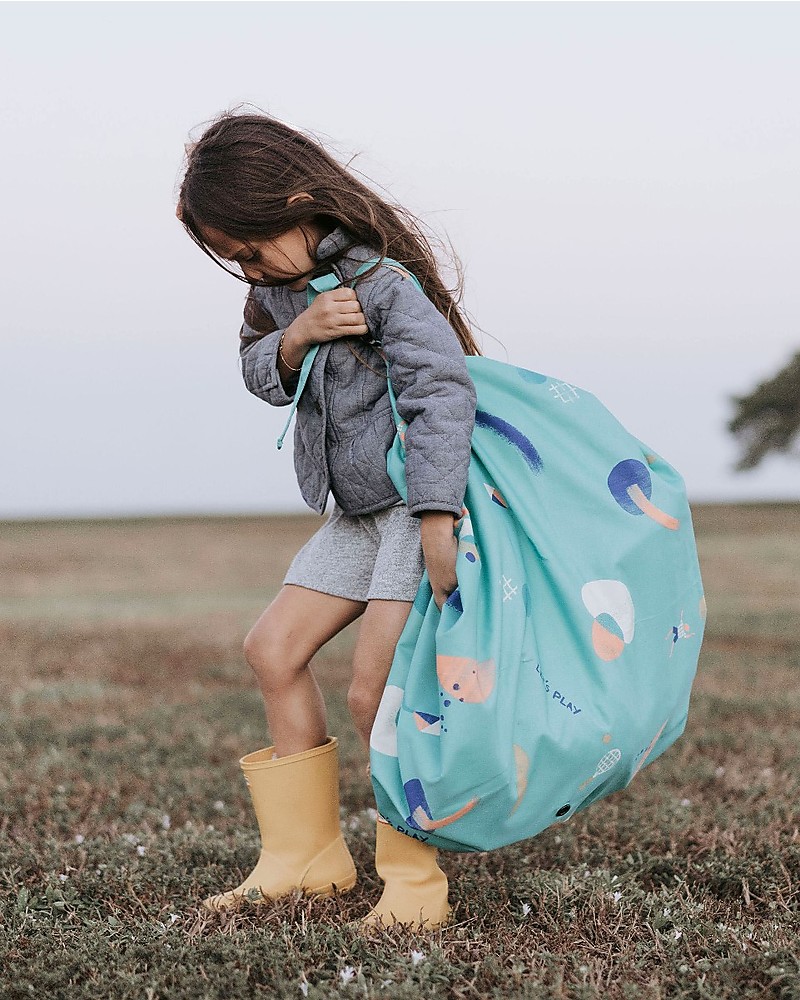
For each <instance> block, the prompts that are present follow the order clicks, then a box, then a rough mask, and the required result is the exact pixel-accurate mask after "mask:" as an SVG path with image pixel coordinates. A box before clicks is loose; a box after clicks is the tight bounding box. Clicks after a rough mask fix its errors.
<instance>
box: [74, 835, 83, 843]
mask: <svg viewBox="0 0 800 1000" xmlns="http://www.w3.org/2000/svg"><path fill="white" fill-rule="evenodd" d="M83 841H84V836H83V834H82V833H76V834H75V843H76V844H82V843H83Z"/></svg>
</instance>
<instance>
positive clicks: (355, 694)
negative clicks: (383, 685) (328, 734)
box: [347, 681, 381, 724]
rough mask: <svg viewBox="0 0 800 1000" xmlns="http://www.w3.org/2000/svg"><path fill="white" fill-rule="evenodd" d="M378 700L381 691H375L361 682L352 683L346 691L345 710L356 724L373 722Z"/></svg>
mask: <svg viewBox="0 0 800 1000" xmlns="http://www.w3.org/2000/svg"><path fill="white" fill-rule="evenodd" d="M380 700H381V691H376V690H374V689H373V688H371V687H368V686H367V685H365V684H364V683H363V682H360V681H353V682H352V683H351V684H350V687H349V688H348V689H347V708H348V710H349V712H350V716H351V718H352V719H353V721H354V722H355V723H357V724H358V723H361V724H367V723H369V724H371V723H372V722H374V720H375V715H376V714H377V711H378V703H379V702H380Z"/></svg>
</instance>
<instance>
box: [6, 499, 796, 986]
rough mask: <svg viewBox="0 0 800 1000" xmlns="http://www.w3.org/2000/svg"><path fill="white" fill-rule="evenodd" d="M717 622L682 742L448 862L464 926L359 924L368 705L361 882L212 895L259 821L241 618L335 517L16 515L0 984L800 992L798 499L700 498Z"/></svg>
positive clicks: (253, 849) (358, 808)
mask: <svg viewBox="0 0 800 1000" xmlns="http://www.w3.org/2000/svg"><path fill="white" fill-rule="evenodd" d="M693 515H694V524H695V530H696V533H697V538H698V545H699V549H700V560H701V568H702V571H703V578H704V582H705V588H706V597H707V602H708V624H707V632H706V641H705V644H704V647H703V651H702V655H701V660H700V668H699V671H698V676H697V680H696V683H695V692H694V697H693V703H692V708H691V711H690V715H689V722H688V726H687V729H686V732H685V734H684V736H683V737H682V738H681V739H680V740H679V741H678V742H677V743H676V744H675V745H674V746H673V747H672V748H670V750H668V751H667V752H666V753H665V754H664V755H663V756H662V757H661V758H660V759H659V760H657V761H655V762H654V763H653V764H652V765H651V766H650V767H648V768H647V769H646V770H645V771H644V772H643V773H642V775H641V776H640V777H638V778H637V779H636V781H635V782H634V783H633V784H632V785H631V786H630V787H629V788H628V789H626V790H625V791H623V792H620V793H617V794H616V795H613V796H611V797H609V798H608V799H606V800H604V801H602V802H600V803H598V804H597V805H595V806H593V807H592V808H591V809H589V810H587V811H586V812H584V813H580V814H578V815H577V816H575V818H574V819H573V820H571V821H570V822H569V823H566V824H563V825H558V826H556V827H553V828H551V829H549V830H546V831H545V832H544V833H543V834H541V835H540V836H539V837H537V838H535V839H534V840H530V841H527V842H525V843H523V844H518V845H514V846H512V847H509V848H505V849H504V850H501V851H496V852H492V853H490V854H460V855H456V854H447V855H444V856H443V858H442V862H441V863H442V867H443V868H445V870H446V871H447V874H448V876H449V879H450V889H451V891H450V899H451V902H452V903H453V904H454V906H455V909H456V917H457V921H456V923H455V925H454V926H452V927H450V928H448V929H446V930H443V931H440V932H433V933H428V934H414V935H410V934H407V933H405V934H404V933H402V932H400V931H392V932H387V933H383V934H378V935H375V936H374V937H371V938H363V937H360V936H359V935H358V934H357V933H355V932H354V931H353V930H352V928H351V927H350V926H348V921H350V920H353V919H354V918H356V917H358V916H360V915H361V914H363V913H364V912H366V910H367V909H368V908H369V906H370V905H371V902H372V901H374V900H375V899H376V898H377V895H378V894H379V891H380V889H379V883H378V881H377V878H376V876H375V872H374V868H373V865H372V849H373V844H374V822H373V817H374V813H373V812H372V807H373V806H374V801H373V799H372V794H371V788H370V785H369V783H368V780H367V779H366V777H365V776H364V764H365V763H366V757H365V754H364V752H363V750H362V749H361V746H360V744H359V742H358V739H357V737H356V735H355V732H354V730H353V729H352V727H351V726H350V724H349V720H348V717H347V711H346V703H345V692H346V688H347V683H348V669H349V656H350V653H351V650H352V647H353V642H354V639H355V636H356V634H357V629H358V623H357V622H356V623H354V624H353V625H351V626H349V627H348V628H347V629H346V630H345V631H344V632H342V633H341V634H340V635H339V636H337V637H336V638H335V639H334V640H333V641H332V642H331V643H329V645H328V646H327V647H326V648H325V649H323V650H322V651H321V652H320V654H319V655H318V656H317V657H316V659H315V661H314V669H315V672H316V675H317V677H318V679H319V681H320V684H321V686H322V687H323V690H324V691H325V694H326V699H327V702H328V706H329V719H330V722H329V731H330V732H331V733H332V734H334V735H337V736H339V738H340V750H341V760H342V765H343V777H342V807H343V810H342V823H343V829H344V831H345V835H346V838H347V840H348V843H349V845H350V848H351V851H352V853H353V856H354V858H355V861H356V866H357V868H358V870H359V883H358V885H357V886H356V888H355V889H354V890H353V891H352V892H351V893H349V894H347V895H345V896H342V897H340V898H335V899H330V900H321V901H320V900H308V899H304V898H301V897H287V898H285V899H284V900H281V901H279V902H278V903H277V904H275V905H274V906H264V907H257V908H253V907H247V908H243V909H242V910H240V911H239V912H235V913H230V912H229V913H223V914H207V913H205V911H201V910H200V909H199V907H198V903H199V902H200V900H201V899H203V898H204V897H205V896H207V895H209V894H211V893H213V892H218V891H220V890H221V889H223V888H230V887H232V886H234V885H236V884H238V883H239V882H240V881H241V879H242V878H243V877H244V876H245V875H246V874H247V873H248V872H249V871H250V869H251V868H252V866H253V864H254V862H255V859H256V857H257V853H258V845H259V840H258V831H257V828H256V825H255V820H254V817H253V815H252V812H251V808H250V802H249V797H248V794H247V790H246V786H245V783H244V779H243V777H242V775H241V772H240V770H239V767H238V759H239V757H240V756H242V755H243V754H244V753H247V752H250V751H252V750H255V749H258V748H259V747H262V746H265V745H266V744H267V742H268V734H267V731H266V724H265V719H264V711H263V703H262V700H261V696H260V693H259V691H258V688H257V687H256V684H255V681H254V679H253V676H252V673H251V671H250V668H249V667H248V666H247V664H246V662H245V660H244V657H243V655H242V640H243V638H244V636H245V634H246V632H247V630H248V629H249V627H250V625H251V624H252V623H253V621H254V620H255V619H256V617H257V616H258V614H259V613H260V612H261V611H262V610H263V608H264V607H265V606H266V605H267V604H268V603H269V601H270V600H271V599H272V597H273V596H274V594H275V593H276V592H277V588H278V587H279V584H280V580H281V579H282V574H283V572H284V570H285V568H286V566H287V565H288V562H289V560H290V558H291V556H292V555H293V553H294V552H295V551H296V550H297V548H298V547H299V546H300V544H302V542H303V541H304V540H305V539H306V538H307V537H309V535H310V534H311V533H312V532H313V531H314V530H315V529H316V528H317V527H318V526H319V525H320V523H321V519H320V518H318V517H315V516H314V515H310V516H308V517H306V516H297V517H281V518H278V517H275V518H269V517H264V518H258V517H250V518H208V519H204V518H189V519H168V518H165V519H139V520H119V521H116V520H109V521H64V522H53V521H51V522H5V523H3V524H0V648H1V649H2V681H3V693H4V698H3V701H2V709H1V710H0V711H1V721H2V732H3V740H2V748H1V749H0V792H1V793H2V795H1V799H2V805H0V852H1V853H0V898H1V899H2V909H1V911H0V912H1V913H2V916H1V917H0V977H1V978H0V996H2V997H3V998H14V1000H22V998H28V997H47V998H57V1000H60V998H62V997H63V998H69V1000H72V998H76V1000H77V998H80V1000H84V998H85V1000H89V998H92V1000H94V998H106V997H108V998H114V1000H129V998H130V1000H133V998H136V1000H159V998H176V1000H178V998H180V1000H189V998H191V1000H198V998H226V1000H227V998H230V1000H239V998H249V997H280V998H283V997H302V996H304V995H305V996H308V997H312V998H314V997H333V996H336V997H347V996H350V997H397V998H411V997H415V998H416V997H447V998H473V997H520V998H522V997H525V998H531V1000H533V998H549V997H553V998H601V997H602V998H612V1000H613V998H638V997H642V998H653V1000H656V998H667V997H670V998H672V997H675V998H678V997H680V998H698V1000H699V998H730V1000H740V998H745V997H758V998H761V997H776V998H784V1000H791V998H800V965H799V964H798V963H799V962H800V958H799V957H798V951H799V948H798V937H799V936H800V917H799V913H798V911H799V909H800V907H799V905H798V903H799V901H800V809H798V798H799V796H798V791H799V790H800V778H799V777H798V772H799V771H800V735H799V734H800V725H799V724H800V585H799V584H798V581H800V505H798V504H795V505H792V504H783V505H780V504H776V505H738V506H737V505H731V506H727V505H708V506H703V505H697V506H695V507H694V508H693Z"/></svg>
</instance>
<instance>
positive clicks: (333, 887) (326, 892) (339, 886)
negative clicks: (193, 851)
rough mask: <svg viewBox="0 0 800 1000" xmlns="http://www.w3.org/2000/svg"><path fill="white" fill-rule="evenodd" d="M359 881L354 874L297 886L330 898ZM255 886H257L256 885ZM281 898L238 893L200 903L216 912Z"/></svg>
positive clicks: (290, 890)
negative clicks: (250, 896)
mask: <svg viewBox="0 0 800 1000" xmlns="http://www.w3.org/2000/svg"><path fill="white" fill-rule="evenodd" d="M357 881H358V876H357V875H352V876H349V877H348V878H346V879H343V880H342V881H341V882H327V883H326V884H325V885H323V886H320V887H319V888H315V889H309V888H306V887H305V886H298V887H297V888H302V890H303V895H304V896H321V897H323V898H329V897H331V896H334V895H336V893H339V892H349V891H350V890H351V889H352V888H353V886H354V885H355V884H356V882H357ZM253 888H255V886H254V887H253ZM292 891H293V890H292V889H289V890H287V891H286V892H284V893H281V895H282V896H288V895H290V894H291V892H292ZM209 898H210V899H213V898H214V897H213V896H211V897H209ZM280 898H281V897H280V896H269V897H268V898H267V899H264V898H263V897H262V898H259V897H256V898H255V899H248V897H247V896H246V895H245V894H244V893H238V894H237V895H236V896H234V897H232V898H230V899H228V900H226V901H225V902H221V903H217V904H215V905H213V906H212V905H211V904H209V902H208V900H205V899H204V900H203V901H202V902H201V904H200V905H201V906H202V907H203V908H204V909H206V910H211V911H213V912H216V911H219V910H227V909H229V908H230V907H232V906H236V905H237V903H239V902H241V901H242V900H247V902H248V903H252V904H253V905H255V906H263V905H264V904H265V903H272V902H274V901H275V900H276V899H280Z"/></svg>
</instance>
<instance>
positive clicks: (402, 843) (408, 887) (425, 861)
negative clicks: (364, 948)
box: [360, 816, 452, 930]
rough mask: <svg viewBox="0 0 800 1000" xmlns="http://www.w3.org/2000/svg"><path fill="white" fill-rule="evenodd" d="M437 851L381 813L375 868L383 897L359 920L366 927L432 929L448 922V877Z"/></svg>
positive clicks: (376, 837)
mask: <svg viewBox="0 0 800 1000" xmlns="http://www.w3.org/2000/svg"><path fill="white" fill-rule="evenodd" d="M436 854H437V850H436V848H435V847H432V846H430V845H429V844H426V843H424V842H423V841H421V840H414V838H413V837H408V836H406V835H405V834H404V833H398V831H397V830H395V828H394V827H393V826H391V824H389V823H387V822H386V820H385V819H384V818H383V817H382V816H378V822H377V824H376V828H375V870H376V871H377V873H378V874H379V875H380V877H381V878H382V879H383V881H384V883H385V886H384V890H383V894H382V895H381V898H380V899H379V900H378V902H377V904H376V905H375V906H374V907H373V908H372V909H371V910H370V911H369V913H368V914H367V915H366V916H365V917H364V918H363V919H362V920H361V921H360V926H361V928H362V929H363V930H369V929H371V928H374V927H379V926H380V925H383V926H384V927H391V926H392V925H393V924H399V923H401V924H410V925H411V926H412V929H413V930H432V929H433V928H435V927H440V926H442V924H446V923H448V922H449V920H450V918H451V915H452V911H451V909H450V905H449V904H448V902H447V876H446V875H445V873H444V872H443V871H442V869H441V868H440V867H439V865H438V864H437V863H436Z"/></svg>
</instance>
